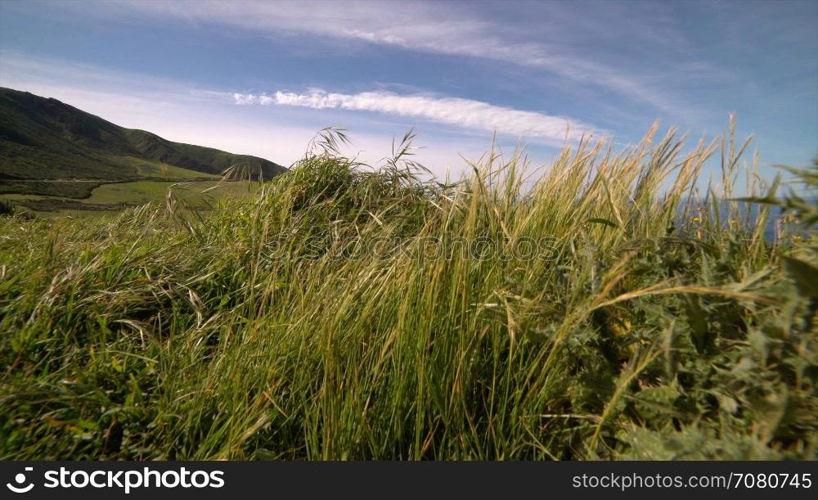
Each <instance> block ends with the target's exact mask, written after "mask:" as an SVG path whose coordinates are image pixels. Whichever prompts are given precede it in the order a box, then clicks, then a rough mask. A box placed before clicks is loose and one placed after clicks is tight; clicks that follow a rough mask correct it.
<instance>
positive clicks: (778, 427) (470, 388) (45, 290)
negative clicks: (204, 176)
mask: <svg viewBox="0 0 818 500" xmlns="http://www.w3.org/2000/svg"><path fill="white" fill-rule="evenodd" d="M656 133H657V132H656V130H655V129H653V130H651V131H650V133H649V134H648V135H647V136H646V137H645V139H644V140H643V141H642V142H641V143H640V144H638V145H636V146H634V147H632V148H630V149H627V150H625V151H622V152H616V153H615V152H614V151H612V149H610V148H609V147H608V146H606V144H604V143H593V142H590V141H583V142H582V143H580V144H578V145H573V146H567V147H566V148H565V149H564V150H563V151H562V153H561V154H560V155H559V156H558V157H557V158H556V160H554V162H553V164H551V165H549V166H548V168H547V169H545V170H544V173H542V175H541V176H539V177H538V178H536V179H531V178H529V177H526V172H529V171H530V169H529V168H528V165H527V161H526V159H525V157H524V155H522V153H519V152H518V153H515V154H513V155H512V156H510V157H503V156H501V155H499V154H497V153H496V152H490V153H488V154H487V155H486V156H485V157H484V158H483V159H482V160H481V161H480V162H477V163H475V164H474V165H471V170H470V173H469V174H468V175H467V176H465V177H464V178H463V179H462V180H460V181H458V182H454V183H445V184H444V183H438V182H434V181H430V180H427V179H428V177H426V176H425V175H423V174H421V173H419V172H418V169H419V168H420V167H419V166H418V165H416V164H414V163H412V162H411V161H410V159H411V157H410V156H409V152H410V150H409V149H408V141H409V140H410V139H411V137H410V136H407V137H406V138H405V142H404V143H403V144H401V145H398V146H396V147H395V148H394V151H393V157H392V158H390V159H388V160H387V161H385V165H383V168H380V169H377V170H374V169H369V168H367V167H366V166H365V165H361V164H358V163H356V162H355V161H354V160H351V159H348V158H344V157H342V156H340V155H339V154H338V153H337V151H338V146H339V143H340V142H343V140H344V136H342V135H338V134H335V133H334V132H333V131H326V132H325V133H324V137H323V139H321V140H319V141H317V142H316V144H314V146H315V147H313V148H312V149H311V151H310V152H308V153H307V154H306V155H305V157H304V159H303V160H301V161H300V162H298V163H297V164H296V165H294V167H293V168H292V170H291V171H290V172H288V173H286V174H283V175H281V176H279V177H277V178H276V179H274V180H273V181H272V182H270V183H267V184H265V187H264V188H263V189H262V190H261V192H260V194H259V195H258V196H257V197H256V198H255V199H254V200H253V201H235V202H226V203H223V204H222V205H220V206H219V207H217V208H216V209H215V210H213V211H211V212H209V213H207V214H204V215H193V212H190V211H185V210H180V209H179V208H178V205H177V204H176V203H174V202H173V200H172V199H169V201H168V203H167V204H166V206H164V207H162V206H155V205H146V206H143V207H140V208H136V209H130V210H127V211H125V212H123V213H122V214H121V215H119V216H118V217H117V218H115V219H102V220H99V221H94V222H92V221H86V220H83V221H72V220H67V219H66V220H56V221H43V220H23V219H21V218H19V217H15V216H11V217H2V218H0V315H1V319H0V331H2V336H1V337H0V359H2V363H3V366H5V368H4V369H3V375H2V380H0V406H1V407H2V413H1V414H0V458H3V459H32V458H34V459H89V458H97V459H98V458H103V459H305V458H308V459H406V460H418V459H437V460H440V459H469V460H471V459H490V460H505V459H537V460H539V459H545V460H551V459H599V458H601V459H622V458H649V459H701V458H717V459H727V458H732V459H760V458H772V459H782V458H815V456H816V449H818V448H817V447H818V435H817V433H816V430H818V397H816V380H815V379H816V374H817V373H818V353H816V345H817V344H818V336H816V331H818V327H817V325H816V321H818V320H816V308H817V307H818V305H817V304H818V303H817V302H816V300H818V298H817V297H816V291H815V283H816V282H818V280H815V281H813V280H812V279H813V278H816V275H817V273H816V260H818V259H816V243H815V241H814V240H810V239H809V235H811V234H814V232H810V231H814V230H813V229H811V228H808V227H804V228H801V229H800V230H799V231H800V232H798V233H797V235H798V238H800V241H798V239H797V238H795V236H796V232H793V233H792V235H793V238H791V239H788V238H787V237H786V235H785V236H782V238H780V239H779V241H776V242H769V241H767V240H766V239H765V238H764V234H763V232H764V227H765V226H766V222H765V220H764V218H766V217H768V216H769V214H768V213H767V212H765V211H762V212H761V213H760V214H759V216H758V219H750V218H746V217H745V216H744V215H745V214H746V211H742V210H741V206H742V205H743V204H747V203H750V202H749V201H736V202H734V203H732V204H731V206H730V208H729V209H728V211H727V213H725V211H724V210H715V211H713V210H708V209H707V205H706V204H708V203H709V204H711V205H712V204H717V203H719V202H720V201H721V200H722V198H724V197H729V196H730V188H731V186H732V185H733V183H734V182H735V179H736V176H737V175H739V173H740V172H741V171H742V167H741V161H740V156H741V154H742V153H743V151H744V149H745V147H741V146H739V147H737V146H736V145H735V144H734V143H733V142H732V134H727V135H726V137H727V139H726V141H725V142H724V144H722V145H721V147H722V165H723V177H724V182H723V183H722V184H723V186H722V188H721V191H717V190H716V188H715V187H714V188H711V189H708V191H707V192H705V193H699V192H698V191H697V187H696V186H697V181H698V179H699V176H700V174H701V171H702V168H703V165H704V164H705V162H706V161H708V159H710V158H711V157H713V155H714V154H716V153H717V151H718V150H719V144H718V143H714V144H706V143H700V144H698V145H697V146H696V147H694V148H692V150H685V149H684V147H683V141H684V139H683V138H679V137H678V136H677V134H675V133H673V132H671V133H669V134H668V135H667V136H665V137H664V138H659V137H657V135H656ZM685 151H687V152H685ZM745 173H746V174H747V176H748V177H747V178H748V179H749V188H748V189H749V193H750V195H751V196H752V195H754V196H757V197H758V198H759V199H765V200H767V201H770V200H772V201H777V200H778V198H776V197H777V196H779V195H778V194H777V193H776V190H778V191H780V190H781V189H780V188H779V187H778V186H777V183H776V185H773V186H764V185H761V181H760V180H759V179H758V177H757V176H756V175H755V173H754V172H753V169H752V167H749V168H748V169H747V170H746V172H745ZM802 201H803V200H802ZM805 206H806V205H805ZM722 219H725V220H722ZM792 224H796V223H795V222H792V223H791V225H792ZM804 231H807V233H804ZM793 241H794V242H793Z"/></svg>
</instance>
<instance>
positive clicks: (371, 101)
mask: <svg viewBox="0 0 818 500" xmlns="http://www.w3.org/2000/svg"><path fill="white" fill-rule="evenodd" d="M233 99H234V100H235V102H236V104H240V105H247V104H261V105H270V104H278V105H284V106H299V107H305V108H312V109H342V110H349V111H373V112H379V113H386V114H392V115H399V116H408V117H414V118H420V119H425V120H430V121H433V122H437V123H443V124H447V125H456V126H459V127H467V128H471V129H477V130H487V131H492V132H493V131H496V132H498V133H501V134H506V135H514V136H523V137H527V138H538V139H545V140H548V141H551V142H558V141H560V140H564V139H569V140H578V139H579V138H580V137H582V136H583V135H588V134H590V133H592V132H593V127H591V126H589V125H586V124H584V123H581V122H579V121H576V120H570V119H568V118H564V117H560V116H551V115H547V114H543V113H536V112H533V111H523V110H518V109H512V108H507V107H502V106H495V105H493V104H489V103H486V102H481V101H474V100H470V99H461V98H456V97H434V96H425V95H398V94H394V93H391V92H384V91H373V92H362V93H359V94H339V93H328V92H326V91H324V90H320V89H312V90H310V91H309V92H308V93H305V94H296V93H293V92H281V91H278V92H276V93H275V94H273V95H266V94H261V95H255V94H241V93H236V94H233Z"/></svg>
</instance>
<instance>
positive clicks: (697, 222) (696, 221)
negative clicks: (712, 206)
mask: <svg viewBox="0 0 818 500" xmlns="http://www.w3.org/2000/svg"><path fill="white" fill-rule="evenodd" d="M691 221H692V222H694V223H695V224H701V222H702V218H701V217H699V216H698V215H697V216H696V217H693V218H692V219H691Z"/></svg>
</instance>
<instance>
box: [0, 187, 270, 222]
mask: <svg viewBox="0 0 818 500" xmlns="http://www.w3.org/2000/svg"><path fill="white" fill-rule="evenodd" d="M258 189H259V185H258V183H256V182H248V181H231V182H223V181H192V182H169V181H144V180H143V181H134V182H116V183H108V184H101V185H98V186H95V187H94V189H93V190H91V192H90V193H89V194H88V196H86V197H85V198H84V199H81V200H77V199H72V198H70V197H64V196H56V197H43V196H34V195H26V194H17V193H14V194H0V200H5V201H6V202H8V203H12V204H16V205H19V206H21V207H24V208H26V209H28V210H31V211H32V212H34V213H35V214H37V215H41V216H54V215H65V214H71V215H77V214H79V215H91V214H98V215H101V214H104V213H106V212H111V211H119V210H123V209H125V208H128V207H134V206H138V205H143V204H145V203H151V202H162V203H163V202H164V201H165V199H166V197H167V195H168V192H169V191H171V192H172V193H173V198H174V199H177V200H179V201H180V202H182V203H185V204H186V205H188V206H189V207H190V208H195V209H209V208H211V207H212V206H213V205H215V204H216V203H217V202H218V200H219V199H222V198H237V197H248V196H250V195H251V194H253V193H254V192H257V191H258Z"/></svg>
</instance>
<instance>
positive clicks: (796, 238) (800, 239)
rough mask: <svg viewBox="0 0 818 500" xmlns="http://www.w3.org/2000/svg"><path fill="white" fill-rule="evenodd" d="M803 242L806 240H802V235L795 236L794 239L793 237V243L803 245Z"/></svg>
mask: <svg viewBox="0 0 818 500" xmlns="http://www.w3.org/2000/svg"><path fill="white" fill-rule="evenodd" d="M802 241H804V238H802V237H801V235H798V234H796V235H793V237H792V242H793V243H801V242H802Z"/></svg>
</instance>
